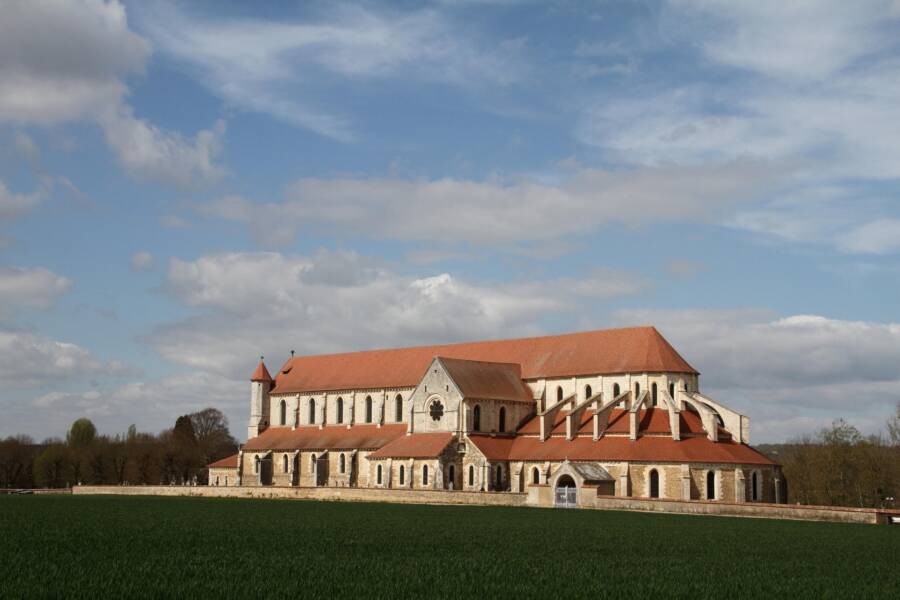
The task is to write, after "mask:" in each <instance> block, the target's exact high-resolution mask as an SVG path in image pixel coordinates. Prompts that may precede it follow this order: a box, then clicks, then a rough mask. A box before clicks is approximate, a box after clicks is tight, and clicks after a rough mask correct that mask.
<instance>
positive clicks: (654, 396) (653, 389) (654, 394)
mask: <svg viewBox="0 0 900 600" xmlns="http://www.w3.org/2000/svg"><path fill="white" fill-rule="evenodd" d="M650 398H651V399H652V401H653V406H656V404H657V402H658V398H657V392H656V382H655V381H654V382H653V385H651V386H650Z"/></svg>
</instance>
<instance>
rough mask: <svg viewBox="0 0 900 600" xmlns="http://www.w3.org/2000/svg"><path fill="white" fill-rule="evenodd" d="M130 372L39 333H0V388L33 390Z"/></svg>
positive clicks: (0, 331)
mask: <svg viewBox="0 0 900 600" xmlns="http://www.w3.org/2000/svg"><path fill="white" fill-rule="evenodd" d="M128 373H132V370H131V369H129V368H127V367H126V366H125V365H123V364H122V363H120V362H118V361H109V362H104V361H101V360H99V359H97V358H96V357H94V356H93V355H92V354H91V353H90V352H89V351H88V350H86V349H85V348H82V347H81V346H78V345H77V344H72V343H68V342H60V341H57V340H53V339H50V338H47V337H44V336H42V335H39V334H34V333H28V332H18V331H4V330H0V386H2V388H3V389H16V388H33V387H39V386H46V385H55V384H58V383H59V382H62V381H67V380H73V379H79V378H85V377H90V376H95V375H121V374H128Z"/></svg>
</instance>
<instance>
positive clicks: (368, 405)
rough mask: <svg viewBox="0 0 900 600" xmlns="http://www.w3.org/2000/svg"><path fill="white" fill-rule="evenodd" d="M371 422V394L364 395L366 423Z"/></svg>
mask: <svg viewBox="0 0 900 600" xmlns="http://www.w3.org/2000/svg"><path fill="white" fill-rule="evenodd" d="M371 422H372V396H366V423H371Z"/></svg>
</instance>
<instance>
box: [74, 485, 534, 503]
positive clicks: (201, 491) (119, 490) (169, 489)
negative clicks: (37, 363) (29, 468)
mask: <svg viewBox="0 0 900 600" xmlns="http://www.w3.org/2000/svg"><path fill="white" fill-rule="evenodd" d="M72 492H73V493H74V494H109V495H119V496H133V495H134V496H202V497H206V498H285V499H301V500H343V501H348V502H394V503H401V504H473V505H485V506H525V504H526V496H525V494H518V493H509V492H464V491H453V492H450V491H443V490H409V489H396V488H394V489H390V488H389V489H384V488H350V487H293V486H292V487H281V486H265V487H224V486H218V487H216V486H209V487H208V486H194V487H190V486H164V485H148V486H118V485H80V486H77V487H74V488H72Z"/></svg>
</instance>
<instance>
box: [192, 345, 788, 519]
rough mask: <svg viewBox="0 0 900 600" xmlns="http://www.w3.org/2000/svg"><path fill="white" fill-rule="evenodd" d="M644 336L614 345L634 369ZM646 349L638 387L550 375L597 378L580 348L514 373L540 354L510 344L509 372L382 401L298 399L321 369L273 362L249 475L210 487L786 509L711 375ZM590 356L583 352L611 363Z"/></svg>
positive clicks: (601, 376) (398, 393) (424, 384)
mask: <svg viewBox="0 0 900 600" xmlns="http://www.w3.org/2000/svg"><path fill="white" fill-rule="evenodd" d="M595 333H596V335H598V336H601V337H602V335H603V333H604V332H595ZM584 335H587V336H592V335H594V334H593V333H588V334H584ZM628 335H630V334H628ZM628 335H624V337H623V335H622V333H621V332H616V333H615V336H614V337H615V339H616V340H618V342H617V343H618V344H623V343H624V345H623V346H622V352H623V355H624V356H628V355H629V353H630V352H631V350H630V347H629V344H631V342H630V341H629V337H628ZM634 337H635V339H638V338H639V339H640V340H644V341H642V342H641V343H647V344H649V347H650V350H649V351H648V350H646V349H644V348H643V347H640V348H638V349H637V350H638V351H636V352H634V353H633V354H634V355H635V356H636V357H637V359H636V361H637V362H635V360H632V361H631V362H632V363H634V364H635V368H633V369H629V370H628V371H627V372H614V371H612V372H611V371H609V370H606V371H600V370H601V369H602V368H605V367H604V365H605V364H606V363H602V361H601V362H597V365H598V366H597V367H591V366H585V367H582V368H584V369H585V372H583V373H580V374H575V375H568V374H567V375H565V376H560V375H553V374H550V373H547V374H541V372H540V370H541V369H542V368H545V367H544V366H543V365H544V364H545V363H547V364H551V363H552V364H555V365H556V366H555V367H554V368H555V369H556V370H567V369H566V365H565V362H564V361H565V359H566V357H568V359H570V360H571V361H572V364H573V365H575V364H578V365H584V364H588V363H590V362H591V360H592V359H591V357H590V356H580V355H578V354H577V352H574V351H573V349H572V348H571V347H566V344H567V343H568V341H567V340H566V339H563V338H565V336H560V339H561V341H560V342H559V350H558V352H559V354H558V356H556V355H554V352H556V351H557V350H556V346H555V345H554V344H555V342H554V341H553V340H550V342H547V339H542V341H541V342H540V343H543V344H544V346H545V347H546V348H549V350H548V354H546V355H543V354H542V355H540V356H538V357H537V358H534V357H529V358H528V360H529V361H530V362H528V363H526V364H519V363H517V362H516V361H515V360H513V359H514V358H516V357H517V356H518V357H521V356H522V355H523V354H522V353H523V352H525V351H526V350H527V348H528V347H530V346H529V345H528V344H533V342H532V341H530V340H529V341H527V342H528V343H527V344H524V343H523V344H520V345H519V346H518V347H517V346H515V344H516V343H517V341H515V340H513V341H510V342H508V344H510V345H511V346H510V347H511V348H512V351H511V352H510V359H509V360H507V361H505V362H493V360H496V358H497V357H498V353H497V352H493V353H492V354H491V358H492V361H485V360H482V359H480V358H475V359H472V358H462V357H453V358H447V357H442V356H440V355H435V356H433V357H432V358H431V359H430V360H429V362H428V363H427V364H425V363H423V366H424V367H425V368H424V369H422V371H420V372H419V377H418V381H417V383H415V384H414V385H410V384H409V383H407V380H404V376H401V375H397V376H396V377H395V380H396V381H395V382H391V381H385V380H386V379H390V378H387V377H383V376H381V374H380V373H379V372H378V371H373V372H372V377H371V383H372V384H373V385H372V386H371V387H353V386H346V387H344V388H343V389H314V388H310V387H309V386H306V387H304V385H305V384H302V383H300V384H296V383H295V384H293V387H291V386H289V385H287V384H286V383H285V382H287V381H288V380H289V378H290V377H294V378H297V377H298V373H300V374H303V373H302V369H304V368H305V367H304V365H305V364H307V363H304V361H303V360H302V359H296V360H295V359H292V360H291V361H289V362H288V363H286V365H285V367H283V368H282V370H281V371H279V373H278V374H277V376H276V378H272V377H271V376H270V375H269V372H268V370H267V369H266V367H265V365H264V364H263V363H262V362H260V364H259V366H258V367H257V370H256V372H255V373H254V375H253V377H252V378H251V390H250V392H251V393H250V420H249V423H248V441H247V443H246V444H245V445H244V447H243V448H242V451H241V453H240V454H239V456H238V457H237V458H236V465H237V466H236V468H234V469H231V470H226V469H222V468H221V466H219V467H216V468H213V466H211V468H210V486H212V487H216V486H217V485H218V486H220V487H224V486H225V485H226V484H225V478H226V477H227V478H228V483H227V485H228V486H241V487H247V488H253V487H273V488H290V487H294V488H317V487H318V488H337V489H340V488H349V489H361V490H363V489H370V490H375V489H379V490H391V489H396V490H413V491H414V490H451V489H452V490H454V491H458V492H466V493H479V494H487V493H493V492H496V493H504V494H525V495H527V496H528V497H534V498H535V499H537V500H535V502H534V503H536V504H541V505H543V504H546V503H547V502H548V501H549V502H550V503H551V504H552V502H553V498H554V497H555V496H554V494H557V490H556V488H560V487H567V486H574V487H575V488H577V494H578V495H579V498H585V497H598V496H614V497H618V498H631V499H645V498H646V499H662V500H678V501H710V502H722V503H746V502H768V503H775V502H785V501H786V498H784V497H783V495H784V494H782V493H781V490H782V489H783V485H782V481H781V480H782V476H781V473H780V468H779V466H778V465H777V464H775V463H773V462H772V461H771V460H769V459H767V458H766V457H764V456H762V455H760V454H759V453H758V452H756V451H755V450H753V449H752V448H751V447H750V446H749V445H748V442H749V419H748V418H747V417H746V416H744V415H741V414H739V413H736V412H735V411H732V410H730V409H728V408H727V407H725V406H724V405H722V404H721V403H719V402H717V401H715V400H713V399H711V398H708V397H707V396H704V395H703V394H702V393H701V392H700V387H699V376H698V374H697V373H696V371H693V369H691V368H690V367H689V365H687V363H685V362H684V361H683V359H681V358H680V357H678V356H677V353H675V352H674V349H671V347H669V346H668V344H667V342H665V340H663V339H662V338H661V336H659V335H658V333H657V332H655V330H653V331H652V332H650V333H648V332H646V331H643V330H641V331H639V332H636V333H635V334H634ZM598 339H599V338H598ZM622 340H624V342H623V341H622ZM647 340H649V341H647ZM504 343H506V342H504ZM548 344H549V345H548ZM523 348H524V349H525V350H523ZM579 348H580V350H579ZM584 348H588V346H584V345H582V346H579V347H576V348H575V349H576V350H579V351H581V352H582V353H584V352H588V351H590V352H594V351H595V350H594V349H593V348H594V347H593V346H591V347H590V348H588V350H585V349H584ZM416 350H418V349H409V350H398V351H395V352H396V353H397V354H396V355H395V358H396V360H398V361H402V360H408V359H407V358H404V356H406V355H401V354H402V353H403V352H407V354H408V353H409V352H412V351H416ZM476 350H477V349H476ZM670 351H671V352H670ZM469 352H470V353H471V352H474V353H475V354H477V351H475V350H473V351H469ZM517 353H518V354H517ZM362 355H365V353H357V354H354V355H335V356H336V357H337V358H334V360H336V361H340V363H339V364H341V365H344V366H346V369H347V370H348V374H347V381H351V380H352V381H356V382H359V381H360V380H361V378H360V377H359V376H358V373H356V372H355V371H354V366H353V365H354V363H353V361H354V360H357V359H360V360H363V359H365V357H364V356H362ZM421 355H422V352H419V354H418V355H417V356H421ZM361 356H362V358H360V357H361ZM499 356H500V358H505V357H504V356H503V355H502V353H501V354H500V355H499ZM603 356H605V357H607V358H604V359H603V360H606V362H607V363H609V364H616V361H617V360H618V359H617V358H616V355H615V352H611V353H610V352H606V353H604V354H603ZM645 356H646V357H650V358H648V359H646V361H645V363H646V364H641V362H640V361H641V360H644V359H643V358H642V357H645ZM654 356H663V357H666V356H668V357H669V358H665V359H660V360H659V361H656V362H654V360H652V359H653V357H654ZM673 356H674V357H673ZM585 358H587V359H588V360H587V361H585V360H584V359H585ZM601 358H602V357H601ZM317 360H319V361H320V362H317V363H316V364H317V365H320V366H319V368H321V365H322V364H323V363H322V362H321V360H322V359H317ZM597 360H598V361H600V359H597ZM623 360H625V359H623ZM336 364H337V363H336ZM371 364H372V363H371V362H369V363H360V365H362V366H361V367H360V368H362V367H365V368H371V366H366V365H371ZM535 365H536V366H535ZM384 366H385V368H393V367H394V365H391V364H385V365H384ZM325 367H326V368H327V367H329V365H328V364H325ZM642 367H643V368H642ZM594 368H595V369H597V370H595V371H594V372H592V371H591V369H594ZM546 369H550V367H546ZM551 370H552V369H551ZM292 371H293V372H292ZM526 371H528V372H527V373H526ZM535 374H536V375H537V376H535ZM340 378H341V377H340V373H338V374H337V375H335V374H332V375H331V376H330V377H329V379H328V382H329V383H332V382H334V381H335V380H340ZM301 381H304V380H302V379H301ZM384 383H396V384H397V385H383V384H384ZM376 384H381V385H376ZM226 471H227V472H226ZM591 478H593V479H591Z"/></svg>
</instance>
